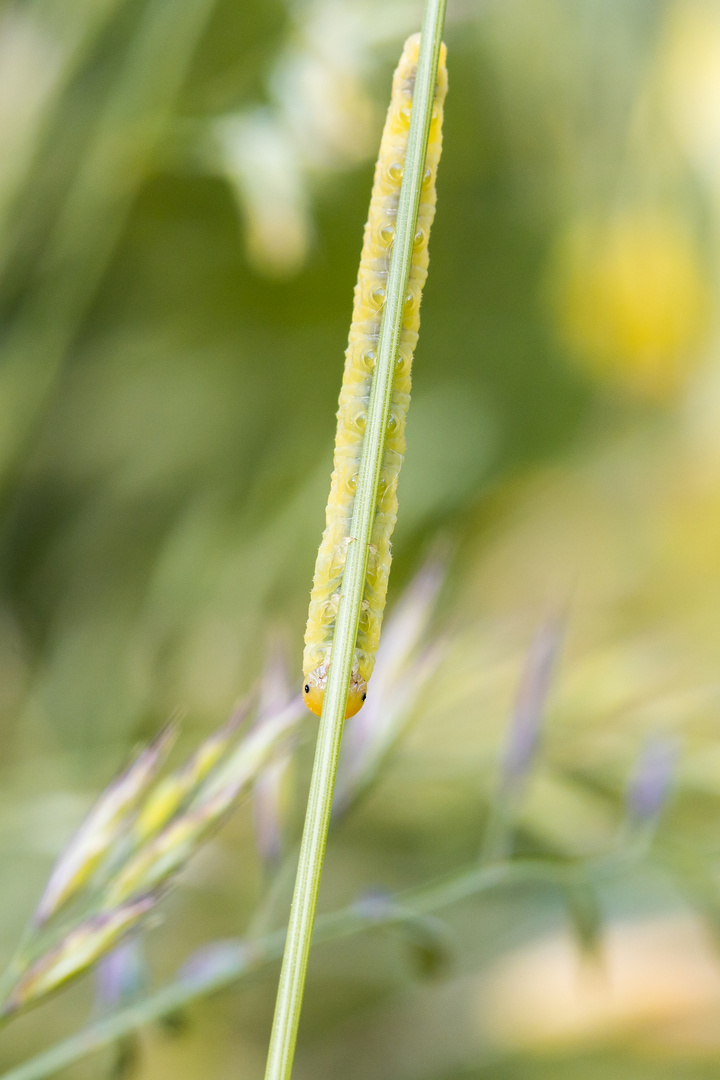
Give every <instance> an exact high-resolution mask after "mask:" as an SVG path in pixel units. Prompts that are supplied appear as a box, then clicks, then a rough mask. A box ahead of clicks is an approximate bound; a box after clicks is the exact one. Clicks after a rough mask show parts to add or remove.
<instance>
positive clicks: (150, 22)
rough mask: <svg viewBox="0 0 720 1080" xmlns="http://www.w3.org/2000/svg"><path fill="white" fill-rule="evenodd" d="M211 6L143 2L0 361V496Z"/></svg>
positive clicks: (209, 2)
mask: <svg viewBox="0 0 720 1080" xmlns="http://www.w3.org/2000/svg"><path fill="white" fill-rule="evenodd" d="M215 2H216V0H185V2H184V3H182V4H177V3H176V2H175V0H147V2H146V4H145V8H144V11H143V14H142V17H141V19H140V21H139V23H138V26H137V29H136V33H135V37H134V39H133V41H132V43H131V45H130V48H129V50H128V55H127V57H126V59H125V62H124V64H123V65H122V68H121V70H120V73H119V75H118V78H117V82H116V84H115V86H114V87H113V90H112V91H111V94H110V97H109V99H108V101H107V103H106V105H105V107H104V109H103V111H102V113H101V115H100V118H99V120H98V123H97V129H96V131H95V133H94V136H93V138H92V141H91V144H90V146H89V148H88V150H87V151H86V152H85V154H84V155H83V158H82V160H81V163H80V166H79V168H78V172H77V175H76V177H75V179H74V181H73V183H72V185H71V187H70V190H69V191H68V194H67V197H66V199H65V202H64V204H63V206H62V207H61V209H60V213H59V214H58V217H57V220H56V222H55V226H54V228H53V230H52V233H51V235H50V238H49V241H48V243H47V246H46V249H45V251H44V254H43V257H42V258H41V260H40V266H39V268H38V272H37V283H36V285H35V288H34V290H33V291H32V293H31V294H30V296H29V298H28V300H27V301H26V303H25V305H24V307H23V308H22V309H21V311H20V312H19V314H18V316H17V318H16V319H15V321H14V323H13V325H12V327H11V329H10V330H9V331H8V334H7V337H6V339H5V340H4V341H3V343H2V349H1V352H0V494H1V493H2V488H3V486H4V485H5V484H7V482H8V480H9V478H10V476H11V475H12V472H13V470H14V468H15V467H16V466H17V462H18V459H19V457H20V456H21V455H22V453H23V451H24V450H25V449H26V446H27V442H28V439H30V438H31V437H32V433H33V430H34V427H35V425H36V423H37V422H38V420H39V419H40V417H41V415H42V411H43V409H44V408H45V405H46V404H47V401H48V398H49V396H50V393H51V391H52V388H53V385H54V383H55V379H56V378H57V375H58V373H59V371H60V369H61V367H62V365H63V363H64V362H65V359H66V355H67V352H68V350H69V349H70V347H71V345H72V343H73V340H74V338H75V336H76V335H77V333H78V331H79V329H80V327H81V325H82V320H83V318H84V316H85V313H86V311H87V310H88V306H89V304H90V302H91V300H92V299H93V296H94V294H95V291H96V289H97V286H98V284H99V282H100V279H101V278H102V275H103V273H104V272H105V269H106V267H107V264H108V262H109V260H110V257H111V255H112V253H113V250H114V248H115V245H116V243H117V240H118V237H119V236H120V233H121V230H122V228H123V226H124V224H125V221H126V218H127V215H128V213H129V210H130V208H131V207H132V203H133V200H134V198H135V196H136V195H137V193H138V191H139V189H140V185H141V183H142V181H143V180H144V179H145V176H146V174H147V170H148V167H149V164H150V161H151V158H152V154H153V153H154V151H155V149H156V147H157V144H158V141H159V139H160V136H161V135H162V133H163V131H164V130H165V126H166V124H167V122H168V119H169V117H170V114H171V111H172V108H173V106H174V104H175V100H176V98H177V95H178V92H179V90H180V88H181V86H182V83H183V81H184V79H185V77H186V74H187V70H188V65H189V63H190V61H191V59H192V56H193V54H194V52H195V49H196V46H197V42H198V40H199V37H200V35H201V34H202V32H203V30H204V28H205V26H206V24H207V21H208V18H209V16H210V14H211V12H212V10H213V8H214V7H215Z"/></svg>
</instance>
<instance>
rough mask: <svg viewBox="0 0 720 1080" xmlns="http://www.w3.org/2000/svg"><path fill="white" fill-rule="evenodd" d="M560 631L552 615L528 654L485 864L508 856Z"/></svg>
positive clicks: (561, 625)
mask: <svg viewBox="0 0 720 1080" xmlns="http://www.w3.org/2000/svg"><path fill="white" fill-rule="evenodd" d="M563 630H564V621H563V620H562V619H561V618H560V616H559V615H557V614H555V615H552V616H551V617H550V618H548V619H547V620H546V621H545V622H544V623H542V624H541V625H540V627H539V628H538V630H537V632H536V634H535V637H534V638H533V640H532V644H531V645H530V648H529V650H528V655H527V659H526V661H525V666H524V668H523V673H522V676H521V678H520V685H519V687H518V692H517V697H516V699H515V706H514V708H513V713H512V716H511V718H510V723H509V725H508V731H507V736H506V740H505V747H504V750H503V754H502V759H501V763H500V776H499V779H498V784H497V790H496V792H495V795H494V798H493V801H492V804H491V806H490V814H489V817H488V823H487V826H486V829H485V835H484V837H483V843H482V850H481V853H480V860H481V862H483V863H487V862H492V861H493V860H495V859H500V858H503V857H505V856H506V855H507V854H508V852H509V849H510V845H511V836H512V829H513V822H514V817H515V813H516V810H517V805H518V802H519V801H520V799H521V798H522V795H523V792H524V790H525V783H526V780H527V776H528V773H529V771H530V768H531V766H532V763H533V761H534V759H535V755H536V753H537V748H538V745H539V742H540V735H541V731H542V721H543V712H544V709H545V703H546V701H547V696H548V693H549V691H550V686H551V682H552V676H553V672H554V669H555V664H556V661H557V656H558V653H559V651H560V647H561V645H562V639H563Z"/></svg>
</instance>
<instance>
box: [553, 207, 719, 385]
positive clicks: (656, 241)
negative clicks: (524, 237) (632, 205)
mask: <svg viewBox="0 0 720 1080" xmlns="http://www.w3.org/2000/svg"><path fill="white" fill-rule="evenodd" d="M552 301H553V306H554V308H555V315H556V319H557V324H558V330H559V333H560V336H561V338H562V340H563V341H564V342H565V344H566V345H567V347H568V348H569V350H570V352H571V353H572V355H573V356H575V357H576V358H577V359H578V361H580V362H582V363H583V364H584V365H585V366H586V367H587V369H588V370H589V371H591V372H592V373H593V374H594V375H595V376H596V377H597V378H599V379H601V380H603V381H607V382H608V383H611V384H615V385H616V386H618V387H620V388H621V389H624V390H626V391H630V392H631V393H633V394H636V395H638V396H641V397H643V398H648V399H652V400H661V401H662V400H668V399H669V398H672V397H673V395H675V394H676V393H677V392H678V391H679V390H680V389H681V388H682V387H683V385H684V383H685V380H686V378H687V376H688V374H690V372H691V371H692V370H693V369H694V367H695V366H696V364H697V361H698V358H699V357H698V354H699V349H700V346H701V344H702V340H703V336H704V332H705V330H706V327H707V324H708V315H709V310H710V291H709V286H708V283H707V282H706V280H705V277H704V272H703V267H702V265H701V261H700V257H699V254H698V252H697V249H696V247H695V245H694V243H693V240H692V237H691V236H690V235H689V233H688V230H687V229H686V228H684V227H683V225H682V223H681V222H679V221H678V220H677V219H675V218H673V217H671V216H669V215H665V214H662V213H659V212H642V211H640V212H639V211H635V212H624V213H617V214H616V215H614V216H613V217H611V218H609V219H608V220H605V221H591V220H589V219H586V220H579V221H577V222H575V224H573V225H572V226H571V227H570V228H569V230H568V231H567V232H566V234H565V236H564V237H563V238H562V240H561V243H560V245H559V248H558V252H557V262H556V271H555V275H554V277H553V296H552Z"/></svg>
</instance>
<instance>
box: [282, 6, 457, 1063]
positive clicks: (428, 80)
mask: <svg viewBox="0 0 720 1080" xmlns="http://www.w3.org/2000/svg"><path fill="white" fill-rule="evenodd" d="M445 6H446V0H427V4H426V8H425V18H424V20H423V26H422V36H421V42H420V55H419V58H418V66H417V76H416V81H415V89H414V93H413V103H412V113H411V118H410V128H409V131H408V142H407V151H406V155H405V165H404V171H403V180H402V186H401V189H400V199H399V203H398V210H397V221H396V231H395V242H394V245H393V254H392V260H391V263H390V270H389V273H388V281H387V293H386V303H385V313H384V317H383V322H382V326H381V329H380V340H379V343H378V350H377V353H378V356H377V363H376V367H375V376H374V379H373V383H372V389H371V392H370V402H369V406H368V414H367V423H366V428H365V439H364V442H363V450H362V457H361V461H360V469H359V473H358V481H357V494H356V498H355V504H354V507H353V518H352V527H351V537H352V542H351V543H350V544H349V546H348V554H347V560H346V563H345V572H344V574H343V581H342V592H341V600H340V604H339V606H338V613H337V621H336V624H335V627H336V628H335V637H334V640H333V648H332V654H331V664H330V674H329V676H328V682H327V688H326V691H325V700H324V705H323V710H322V716H321V717H320V729H319V732H318V741H317V748H316V751H315V762H314V765H313V773H312V780H311V782H310V794H309V797H308V805H307V812H306V817H305V828H304V831H303V837H302V844H301V847H300V857H299V863H298V871H297V878H296V880H295V891H294V893H293V900H292V907H291V910H290V922H289V926H288V933H287V939H286V943H285V952H284V955H283V963H282V970H281V973H280V985H279V987H278V995H277V1002H276V1006H275V1017H274V1019H273V1027H272V1034H271V1036H270V1048H269V1051H268V1059H267V1069H266V1072H265V1080H289V1077H290V1075H291V1073H292V1067H293V1059H294V1056H295V1043H296V1039H297V1031H298V1024H299V1021H300V1010H301V1007H302V999H303V991H304V988H305V975H306V972H307V965H308V956H309V954H310V943H311V939H312V932H313V926H314V922H315V910H316V907H317V898H318V892H319V889H320V877H321V874H322V866H323V859H324V855H325V845H326V841H327V834H328V827H329V824H330V811H331V808H332V801H333V791H334V788H335V774H336V772H337V763H338V755H339V752H340V740H341V737H342V729H343V721H344V718H345V708H346V703H347V696H348V687H349V684H350V675H351V671H352V663H353V650H354V648H355V640H356V638H357V629H358V622H359V618H360V605H361V601H362V596H363V588H364V584H365V572H366V568H367V557H368V544H369V542H370V536H371V532H372V526H373V520H374V517H375V510H376V506H377V497H378V481H379V479H380V469H381V465H382V457H383V448H384V442H385V431H386V429H387V423H388V417H389V413H390V403H391V398H392V387H393V376H394V372H395V363H396V359H397V351H398V343H399V339H400V331H401V328H402V318H403V307H404V300H405V290H406V288H407V281H408V273H409V270H410V261H411V258H412V247H413V238H414V236H415V227H416V222H417V214H418V205H419V202H420V191H421V186H422V180H423V173H424V169H425V154H426V150H427V142H428V133H429V130H430V120H431V117H432V108H433V99H434V95H435V83H436V80H437V69H438V61H439V56H440V43H441V40H442V31H443V24H444V21H445Z"/></svg>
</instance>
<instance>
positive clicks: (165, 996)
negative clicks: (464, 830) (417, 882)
mask: <svg viewBox="0 0 720 1080" xmlns="http://www.w3.org/2000/svg"><path fill="white" fill-rule="evenodd" d="M646 854H647V853H646V851H645V848H644V846H640V847H637V848H636V847H633V846H632V845H630V846H628V847H627V848H626V849H623V850H620V851H615V852H610V853H607V854H604V855H601V856H598V857H596V858H594V859H589V860H587V861H580V862H578V863H571V864H557V863H551V862H543V861H541V860H537V861H531V860H527V861H525V860H517V861H513V862H511V863H495V864H494V865H492V866H488V867H478V866H473V867H471V868H470V869H469V870H465V871H462V872H460V873H458V874H455V875H453V876H452V877H449V878H442V879H441V880H439V881H433V882H430V883H428V884H426V885H422V886H420V887H419V888H415V889H408V890H405V891H403V892H401V893H397V894H395V896H393V897H391V898H389V900H388V902H387V904H386V905H385V907H384V910H383V912H382V913H381V914H379V915H378V914H374V915H373V914H370V913H368V912H367V911H366V910H364V908H363V906H362V905H361V904H352V905H350V906H349V907H345V908H341V909H340V910H338V911H333V912H330V913H328V914H327V915H321V916H319V917H318V919H317V921H316V923H315V928H314V933H313V941H314V942H315V943H319V942H323V941H333V940H335V941H336V940H339V939H341V938H345V937H350V936H352V935H353V934H357V933H360V932H362V931H364V930H368V929H372V928H373V927H381V926H390V925H397V924H400V923H402V922H403V920H404V919H408V918H412V917H416V916H418V915H428V914H432V913H433V912H436V911H440V910H442V909H443V908H446V907H450V906H451V905H453V904H458V903H462V902H463V901H464V900H469V899H472V898H473V897H475V896H479V895H481V894H482V893H485V892H489V891H490V890H492V889H496V888H501V887H511V886H517V885H524V884H528V883H531V882H535V883H544V884H546V885H548V886H551V887H552V886H557V887H559V886H561V885H563V884H565V885H567V884H568V883H579V884H582V883H587V882H595V883H598V882H599V881H601V880H607V879H610V878H612V877H614V876H616V875H618V874H621V873H623V872H625V871H626V870H627V868H628V866H630V865H633V864H634V863H635V862H637V861H639V860H640V859H642V858H644V857H645V855H646ZM284 944H285V930H284V929H281V930H276V931H273V932H272V933H269V934H265V935H264V936H262V937H258V938H256V939H255V940H253V941H248V940H246V941H241V940H238V941H237V942H236V943H235V944H234V946H233V947H231V948H230V949H229V951H228V954H227V955H226V956H225V957H224V958H223V960H222V961H221V962H219V963H216V964H208V965H207V967H206V968H205V970H200V971H198V972H195V973H192V974H186V975H184V976H183V977H182V978H180V980H179V981H177V982H175V983H172V984H171V985H169V986H165V987H162V988H161V989H160V990H157V991H156V992H155V993H153V994H149V995H148V996H147V997H145V998H143V999H141V1000H139V1001H137V1002H135V1003H134V1004H133V1005H130V1006H127V1007H125V1008H123V1009H119V1010H117V1011H116V1012H114V1013H111V1014H110V1015H108V1016H105V1017H103V1018H102V1019H101V1020H96V1021H95V1022H94V1023H92V1024H90V1025H88V1026H87V1027H86V1028H84V1029H83V1030H81V1031H79V1032H77V1033H76V1034H75V1035H71V1036H69V1037H68V1038H67V1039H63V1040H62V1041H61V1042H58V1043H56V1044H55V1045H54V1046H51V1047H49V1048H48V1049H47V1050H44V1051H43V1052H42V1053H40V1054H37V1055H36V1056H35V1057H33V1058H31V1059H30V1060H29V1061H26V1062H24V1063H23V1064H22V1065H19V1066H18V1067H17V1068H15V1069H11V1070H10V1071H9V1072H6V1073H3V1074H2V1076H0V1080H45V1078H46V1077H48V1076H52V1075H53V1074H54V1073H56V1072H58V1070H59V1069H62V1068H65V1067H66V1066H68V1065H72V1064H74V1063H75V1062H77V1061H81V1060H82V1059H83V1058H85V1057H88V1056H89V1055H90V1054H93V1053H95V1052H96V1051H98V1050H102V1049H103V1048H105V1047H108V1046H111V1045H112V1044H113V1043H115V1042H116V1041H117V1040H118V1039H121V1038H123V1037H124V1036H125V1035H128V1034H130V1033H131V1032H133V1031H136V1030H137V1029H138V1028H140V1027H143V1026H144V1025H145V1024H148V1023H151V1022H152V1021H153V1020H158V1019H160V1018H161V1017H163V1016H167V1015H169V1014H171V1013H173V1012H176V1011H177V1010H178V1009H181V1008H184V1007H185V1006H187V1005H190V1004H192V1003H193V1002H194V1001H197V1000H198V999H200V998H203V997H206V996H207V995H209V994H212V993H215V992H216V991H218V990H222V989H224V988H225V987H227V986H230V985H232V983H235V982H237V981H238V980H239V979H242V978H243V977H244V976H247V975H250V974H251V973H252V972H255V971H258V970H259V969H260V968H263V967H265V966H267V965H268V964H270V963H273V962H274V961H275V960H277V959H278V957H280V956H281V955H282V952H283V946H284Z"/></svg>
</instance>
